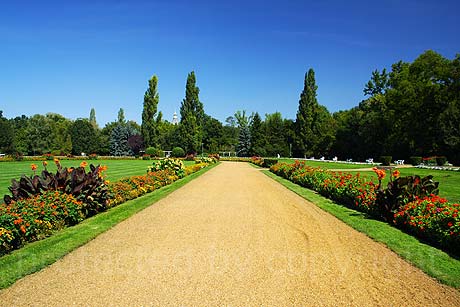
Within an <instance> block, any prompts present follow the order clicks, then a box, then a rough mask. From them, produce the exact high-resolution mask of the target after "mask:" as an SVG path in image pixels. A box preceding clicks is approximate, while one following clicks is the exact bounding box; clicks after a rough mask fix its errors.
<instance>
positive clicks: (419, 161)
mask: <svg viewBox="0 0 460 307" xmlns="http://www.w3.org/2000/svg"><path fill="white" fill-rule="evenodd" d="M409 160H410V163H411V164H412V165H414V166H415V165H420V164H422V157H416V156H413V157H410V159H409Z"/></svg>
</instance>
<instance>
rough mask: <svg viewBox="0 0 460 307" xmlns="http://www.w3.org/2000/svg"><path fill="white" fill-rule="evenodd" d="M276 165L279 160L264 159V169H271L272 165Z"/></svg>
mask: <svg viewBox="0 0 460 307" xmlns="http://www.w3.org/2000/svg"><path fill="white" fill-rule="evenodd" d="M276 163H278V159H271V158H265V159H263V166H264V167H271V166H272V165H275V164H276Z"/></svg>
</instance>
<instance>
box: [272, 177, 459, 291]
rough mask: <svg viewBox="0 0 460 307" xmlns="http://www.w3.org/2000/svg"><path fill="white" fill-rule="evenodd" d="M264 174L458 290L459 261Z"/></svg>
mask: <svg viewBox="0 0 460 307" xmlns="http://www.w3.org/2000/svg"><path fill="white" fill-rule="evenodd" d="M264 173H265V174H266V175H267V176H269V177H271V178H273V179H274V180H276V181H278V182H279V183H281V184H282V185H284V186H286V187H287V188H288V189H290V190H292V191H293V192H295V193H297V194H298V195H300V196H302V197H303V198H305V199H307V200H309V201H311V202H313V203H315V204H316V205H317V206H318V207H320V208H321V209H323V210H324V211H327V212H329V213H330V214H332V215H334V216H335V217H337V218H338V219H340V220H342V221H343V222H345V223H346V224H348V225H350V226H351V227H353V228H354V229H356V230H358V231H360V232H362V233H364V234H366V235H368V236H369V237H371V238H372V239H374V240H375V241H377V242H382V243H383V244H385V245H386V246H388V247H389V248H390V249H391V250H393V251H394V252H396V253H397V254H398V255H400V256H401V257H402V258H404V259H406V260H407V261H408V262H410V263H412V264H414V265H415V266H417V267H418V268H420V269H421V270H422V271H424V272H425V273H427V274H428V275H430V276H432V277H434V278H436V279H438V280H439V281H441V282H442V283H445V284H447V285H450V286H452V287H455V288H460V278H459V277H460V260H458V259H455V258H453V257H450V256H449V255H448V254H447V253H445V252H443V251H441V250H439V249H437V248H434V247H432V246H429V245H427V244H424V243H422V242H420V241H419V240H417V239H416V238H414V237H412V236H410V235H408V234H406V233H404V232H402V231H400V230H399V229H396V228H394V227H392V226H390V225H388V224H386V223H384V222H381V221H377V220H373V219H369V218H367V217H366V215H365V214H363V213H361V212H358V211H355V210H351V209H349V208H346V207H344V206H340V205H337V204H335V203H334V202H332V201H331V200H329V199H327V198H324V197H322V196H320V195H318V193H315V192H314V191H312V190H308V189H306V188H303V187H301V186H299V185H297V184H295V183H292V182H290V181H288V180H286V179H283V178H281V177H278V176H276V175H275V174H273V173H270V172H269V171H264Z"/></svg>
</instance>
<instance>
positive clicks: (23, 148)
mask: <svg viewBox="0 0 460 307" xmlns="http://www.w3.org/2000/svg"><path fill="white" fill-rule="evenodd" d="M11 122H12V125H13V130H14V137H13V146H14V149H13V151H14V152H17V153H22V154H27V153H28V152H29V148H30V139H29V137H28V128H29V118H28V117H27V116H25V115H22V116H17V117H15V118H14V119H12V120H11Z"/></svg>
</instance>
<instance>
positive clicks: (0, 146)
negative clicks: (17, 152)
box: [0, 111, 14, 153]
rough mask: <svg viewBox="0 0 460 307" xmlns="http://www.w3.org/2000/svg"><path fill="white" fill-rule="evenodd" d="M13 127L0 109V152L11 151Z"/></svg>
mask: <svg viewBox="0 0 460 307" xmlns="http://www.w3.org/2000/svg"><path fill="white" fill-rule="evenodd" d="M13 129H14V127H13V125H12V124H11V122H10V121H9V120H8V119H7V118H5V117H3V111H0V153H13V148H14V146H13V145H14V130H13Z"/></svg>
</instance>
